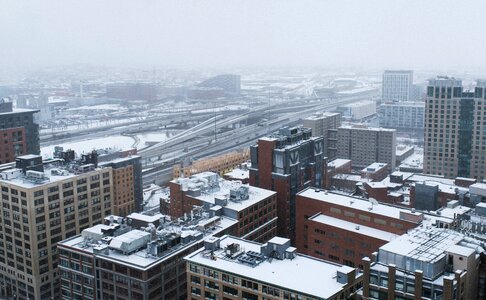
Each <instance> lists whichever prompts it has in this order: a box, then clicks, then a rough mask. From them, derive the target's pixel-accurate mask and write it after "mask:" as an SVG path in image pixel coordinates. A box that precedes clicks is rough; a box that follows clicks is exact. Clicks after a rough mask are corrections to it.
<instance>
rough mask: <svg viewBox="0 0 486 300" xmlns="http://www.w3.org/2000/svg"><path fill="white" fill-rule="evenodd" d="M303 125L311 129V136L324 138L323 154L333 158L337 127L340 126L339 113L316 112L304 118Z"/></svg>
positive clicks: (335, 150)
mask: <svg viewBox="0 0 486 300" xmlns="http://www.w3.org/2000/svg"><path fill="white" fill-rule="evenodd" d="M304 127H307V128H310V129H311V130H312V136H322V137H323V138H324V156H325V157H327V159H328V160H329V161H330V160H333V159H335V158H336V156H337V129H338V128H339V127H341V114H340V113H332V112H323V113H317V114H315V115H313V116H310V117H308V118H306V119H304Z"/></svg>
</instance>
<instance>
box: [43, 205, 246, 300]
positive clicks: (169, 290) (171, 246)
mask: <svg viewBox="0 0 486 300" xmlns="http://www.w3.org/2000/svg"><path fill="white" fill-rule="evenodd" d="M235 226H237V223H236V221H234V220H231V219H228V218H225V217H219V216H213V217H209V216H205V215H204V214H203V213H202V212H200V211H199V212H198V211H197V210H196V211H195V212H194V213H191V214H190V215H189V216H188V217H187V218H186V219H175V220H171V219H170V218H169V217H168V216H164V215H161V214H156V215H151V216H150V215H141V214H132V215H129V216H128V217H127V218H126V219H124V218H121V217H118V216H110V217H107V218H105V224H98V225H96V226H93V227H90V228H87V229H85V230H83V231H82V233H81V235H77V236H75V237H71V238H69V239H66V240H64V241H62V242H60V243H59V244H58V249H59V273H60V277H61V287H60V290H61V296H60V297H59V298H56V299H66V300H67V299H87V300H90V299H140V300H153V299H160V300H165V299H190V297H187V293H186V291H187V282H186V278H187V277H186V262H185V260H184V256H186V255H188V254H190V253H192V252H193V251H196V250H197V249H200V248H201V247H202V246H203V243H204V240H205V239H207V238H210V237H211V236H213V235H216V236H220V235H224V234H227V231H228V230H229V229H230V228H232V227H235ZM142 227H143V228H142ZM43 299H44V298H43Z"/></svg>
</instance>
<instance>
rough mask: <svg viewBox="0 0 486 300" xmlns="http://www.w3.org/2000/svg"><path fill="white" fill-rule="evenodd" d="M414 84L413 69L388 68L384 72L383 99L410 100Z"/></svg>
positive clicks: (385, 100)
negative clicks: (393, 69) (394, 69)
mask: <svg viewBox="0 0 486 300" xmlns="http://www.w3.org/2000/svg"><path fill="white" fill-rule="evenodd" d="M412 85H413V71H392V70H386V71H385V72H383V81H382V101H383V102H401V101H410V99H411V94H412Z"/></svg>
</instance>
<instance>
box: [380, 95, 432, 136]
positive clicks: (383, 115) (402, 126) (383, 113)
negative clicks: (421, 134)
mask: <svg viewBox="0 0 486 300" xmlns="http://www.w3.org/2000/svg"><path fill="white" fill-rule="evenodd" d="M378 115H379V119H380V126H381V127H385V128H394V129H398V130H402V131H410V130H423V129H424V119H425V102H393V103H384V104H382V105H381V106H380V107H379V108H378Z"/></svg>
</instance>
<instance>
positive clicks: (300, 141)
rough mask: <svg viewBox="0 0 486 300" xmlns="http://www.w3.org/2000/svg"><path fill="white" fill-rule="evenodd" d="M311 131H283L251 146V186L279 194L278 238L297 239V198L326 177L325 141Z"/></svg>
mask: <svg viewBox="0 0 486 300" xmlns="http://www.w3.org/2000/svg"><path fill="white" fill-rule="evenodd" d="M311 135H312V132H311V130H310V129H309V128H288V127H284V128H281V129H280V130H279V131H278V133H275V134H274V135H271V136H269V137H264V138H260V139H259V140H258V143H257V145H253V146H251V147H250V157H251V167H250V168H249V169H250V185H252V186H258V187H261V188H264V189H270V190H273V191H276V192H277V216H278V228H277V234H278V235H279V236H285V237H289V238H290V239H291V240H292V242H294V240H295V195H296V194H297V193H298V192H299V191H301V190H303V189H305V188H306V187H309V186H315V187H323V186H324V181H325V178H326V159H325V156H324V139H323V138H322V137H312V136H311Z"/></svg>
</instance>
